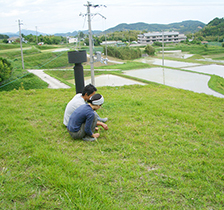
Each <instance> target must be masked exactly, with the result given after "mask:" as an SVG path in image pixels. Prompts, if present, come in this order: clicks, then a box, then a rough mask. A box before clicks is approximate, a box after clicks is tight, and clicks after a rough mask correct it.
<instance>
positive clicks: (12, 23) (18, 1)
mask: <svg viewBox="0 0 224 210" xmlns="http://www.w3.org/2000/svg"><path fill="white" fill-rule="evenodd" d="M89 2H90V3H91V4H92V5H99V6H98V7H90V12H91V14H92V16H91V17H92V18H91V29H92V30H102V31H104V30H106V29H109V28H112V27H115V26H117V25H118V24H121V23H128V24H130V23H137V22H144V23H148V24H152V23H158V24H169V23H176V22H182V21H185V20H197V21H201V22H203V23H205V24H207V23H209V22H210V21H211V20H213V19H214V18H216V17H218V18H223V17H224V12H223V11H224V1H223V0H154V1H152V0H138V1H136V0H104V1H103V0H93V1H89ZM86 5H87V1H84V0H63V1H62V0H0V34H4V33H6V32H13V33H16V32H18V31H19V24H18V22H19V21H20V22H21V29H26V30H33V31H36V30H37V31H38V32H42V33H47V34H54V33H67V32H73V31H79V30H81V31H82V30H88V22H87V19H88V18H87V16H86V14H87V6H86Z"/></svg>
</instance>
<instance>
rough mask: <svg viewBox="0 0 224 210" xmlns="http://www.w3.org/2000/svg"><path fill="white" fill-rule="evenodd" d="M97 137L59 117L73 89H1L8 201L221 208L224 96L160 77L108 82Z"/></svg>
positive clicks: (1, 181)
mask: <svg viewBox="0 0 224 210" xmlns="http://www.w3.org/2000/svg"><path fill="white" fill-rule="evenodd" d="M98 92H99V93H102V94H103V95H104V97H105V104H104V105H103V107H102V109H101V110H100V111H99V115H100V116H102V117H106V116H107V117H109V121H108V126H109V130H108V131H101V132H100V133H101V136H100V138H99V139H98V142H92V143H90V142H83V141H74V140H72V139H71V138H70V136H69V134H68V133H67V131H66V129H65V127H64V126H63V124H62V119H63V113H64V109H65V106H66V104H67V102H68V101H69V100H70V99H71V98H72V97H73V96H74V94H75V93H74V89H70V90H67V89H66V90H62V89H60V90H50V89H45V90H28V91H24V90H20V91H11V92H2V93H1V95H0V101H1V106H0V119H1V124H0V129H1V141H0V143H1V150H0V157H1V159H0V160H1V167H0V170H1V171H0V185H1V191H0V205H1V207H2V208H3V209H63V210H64V209H160V208H165V209H222V208H223V207H224V203H223V200H224V197H223V189H224V184H223V183H224V182H223V180H224V175H223V171H224V164H223V162H224V161H223V160H224V158H223V138H224V131H223V122H224V112H223V110H224V99H220V98H216V97H213V96H208V95H205V94H197V93H193V92H189V91H184V90H178V89H174V88H170V87H164V86H162V85H155V84H151V85H147V86H144V87H141V86H130V87H115V88H112V87H111V88H109V87H107V88H106V87H102V88H98Z"/></svg>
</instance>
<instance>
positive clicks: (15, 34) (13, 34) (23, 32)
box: [3, 29, 47, 37]
mask: <svg viewBox="0 0 224 210" xmlns="http://www.w3.org/2000/svg"><path fill="white" fill-rule="evenodd" d="M3 34H5V35H7V36H9V37H14V36H15V37H17V36H19V31H18V32H16V33H12V32H6V33H3ZM21 34H24V35H25V36H27V35H30V34H32V35H36V31H32V30H26V29H22V30H21ZM37 34H38V36H39V35H40V34H41V35H43V36H44V35H47V34H46V33H42V32H37Z"/></svg>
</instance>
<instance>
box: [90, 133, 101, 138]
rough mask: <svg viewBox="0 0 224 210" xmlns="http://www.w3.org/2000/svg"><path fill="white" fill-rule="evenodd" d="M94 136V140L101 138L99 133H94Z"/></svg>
mask: <svg viewBox="0 0 224 210" xmlns="http://www.w3.org/2000/svg"><path fill="white" fill-rule="evenodd" d="M92 136H93V138H98V137H99V136H100V134H99V133H94V134H93V135H92Z"/></svg>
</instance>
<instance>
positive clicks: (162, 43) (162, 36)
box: [162, 30, 165, 85]
mask: <svg viewBox="0 0 224 210" xmlns="http://www.w3.org/2000/svg"><path fill="white" fill-rule="evenodd" d="M162 42H163V43H162V48H163V49H162V50H163V54H162V66H163V84H164V85H165V72H164V30H163V31H162Z"/></svg>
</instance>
